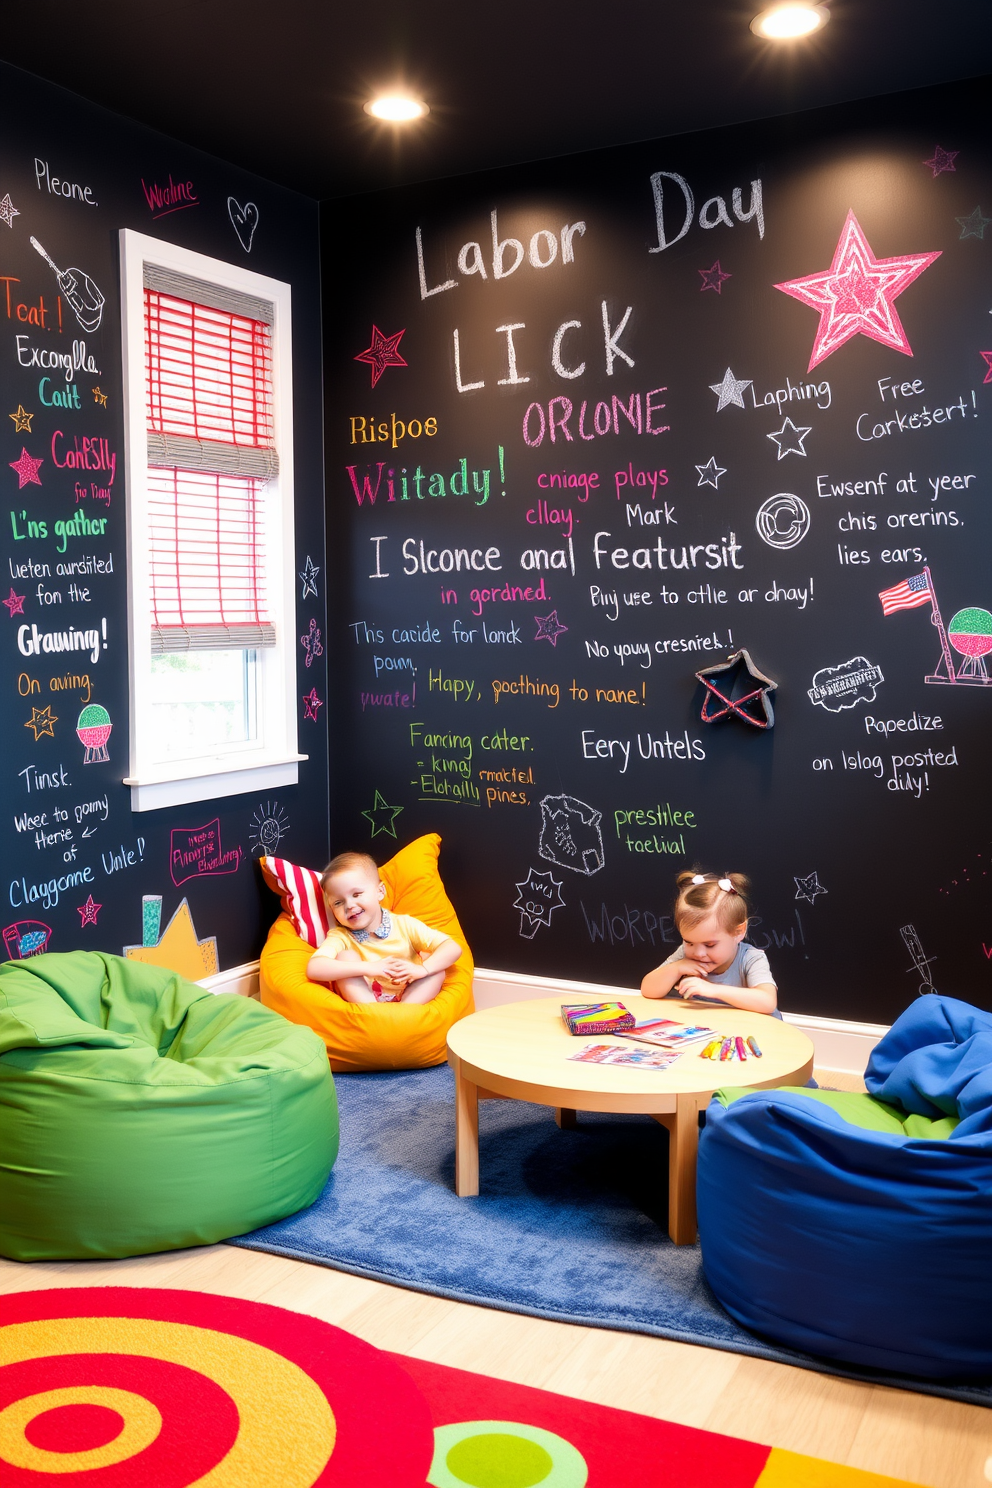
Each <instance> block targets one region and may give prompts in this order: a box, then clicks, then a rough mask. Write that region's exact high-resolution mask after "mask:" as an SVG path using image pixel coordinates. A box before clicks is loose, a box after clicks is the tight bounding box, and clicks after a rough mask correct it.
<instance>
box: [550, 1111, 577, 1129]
mask: <svg viewBox="0 0 992 1488" xmlns="http://www.w3.org/2000/svg"><path fill="white" fill-rule="evenodd" d="M555 1120H556V1121H557V1123H558V1125H559V1126H560V1127H561V1129H562V1131H573V1130H574V1129H575V1127H576V1126H578V1124H579V1122H578V1117H577V1116H576V1113H575V1112H574V1111H570V1110H568V1108H567V1107H566V1106H558V1107H556V1109H555Z"/></svg>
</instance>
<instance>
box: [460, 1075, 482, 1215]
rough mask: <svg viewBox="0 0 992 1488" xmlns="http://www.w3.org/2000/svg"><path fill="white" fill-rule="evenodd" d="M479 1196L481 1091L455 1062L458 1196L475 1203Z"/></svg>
mask: <svg viewBox="0 0 992 1488" xmlns="http://www.w3.org/2000/svg"><path fill="white" fill-rule="evenodd" d="M478 1192H479V1087H478V1086H477V1085H474V1084H473V1083H472V1081H471V1080H466V1079H465V1077H464V1075H463V1074H462V1067H461V1060H457V1061H456V1062H455V1193H456V1194H457V1195H458V1197H459V1198H460V1199H471V1198H474V1197H475V1195H476V1194H477V1193H478Z"/></svg>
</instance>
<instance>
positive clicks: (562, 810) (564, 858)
mask: <svg viewBox="0 0 992 1488" xmlns="http://www.w3.org/2000/svg"><path fill="white" fill-rule="evenodd" d="M602 817H603V813H602V812H601V811H597V810H596V809H595V807H593V806H587V805H586V803H585V801H580V800H578V799H577V797H575V796H545V797H544V800H543V801H542V802H541V837H540V841H539V842H538V846H537V850H538V853H539V854H540V856H541V857H542V858H544V859H545V861H546V862H548V863H557V865H558V867H559V868H571V869H572V871H573V873H584V874H586V876H587V877H588V876H591V875H592V874H593V873H598V872H599V870H600V869H601V868H602V867H603V866H604V865H605V863H606V853H605V852H604V850H603V833H602V831H601V830H600V825H599V824H600V822H601V820H602ZM518 887H519V885H518Z"/></svg>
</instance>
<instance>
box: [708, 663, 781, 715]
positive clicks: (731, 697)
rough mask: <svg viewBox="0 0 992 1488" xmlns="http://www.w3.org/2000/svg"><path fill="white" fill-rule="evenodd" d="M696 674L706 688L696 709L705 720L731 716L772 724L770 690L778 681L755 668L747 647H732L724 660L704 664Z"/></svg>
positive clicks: (772, 710)
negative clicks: (739, 648)
mask: <svg viewBox="0 0 992 1488" xmlns="http://www.w3.org/2000/svg"><path fill="white" fill-rule="evenodd" d="M696 678H697V680H698V681H700V682H702V684H703V686H704V687H705V688H706V695H705V697H704V698H703V706H702V708H701V709H700V713H699V716H700V718H701V719H702V720H703V722H704V723H716V722H718V720H719V719H721V718H730V717H731V716H733V717H735V718H739V719H740V721H741V723H748V724H750V725H751V726H752V728H759V729H766V728H773V727H774V724H775V708H774V706H773V704H772V699H771V694H772V693H773V692H774V691H775V689H776V688H777V687H778V683H777V682H773V681H772V679H771V677H766V676H765V674H764V672H761V671H759V670H758V668H757V667H756V666H755V664H754V662H753V661H752V660H751V655H750V653H749V652H748V651H746V650H744V649H743V648H742V649H741V650H740V651H734V652H733V653H732V655H730V656H728V657H727V659H726V661H718V662H716V663H715V665H714V666H709V667H703V668H702V669H701V670H700V671H698V672H697V673H696ZM755 684H757V686H756V685H755Z"/></svg>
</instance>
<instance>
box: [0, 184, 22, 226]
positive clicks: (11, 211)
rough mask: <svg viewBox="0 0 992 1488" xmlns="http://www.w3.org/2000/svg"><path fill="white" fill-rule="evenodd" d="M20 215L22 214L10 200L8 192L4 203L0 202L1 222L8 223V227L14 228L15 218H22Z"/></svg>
mask: <svg viewBox="0 0 992 1488" xmlns="http://www.w3.org/2000/svg"><path fill="white" fill-rule="evenodd" d="M20 215H21V214H20V212H19V211H18V210H17V208H16V207H15V206H14V203H13V202H12V201H11V199H10V192H9V191H8V192H7V193H6V194H5V196H4V199H3V201H0V222H6V224H7V226H8V227H13V225H14V218H15V217H20Z"/></svg>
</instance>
